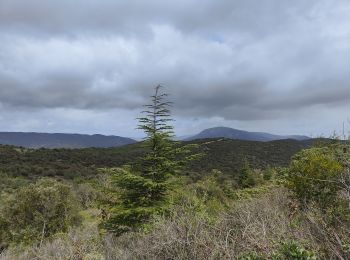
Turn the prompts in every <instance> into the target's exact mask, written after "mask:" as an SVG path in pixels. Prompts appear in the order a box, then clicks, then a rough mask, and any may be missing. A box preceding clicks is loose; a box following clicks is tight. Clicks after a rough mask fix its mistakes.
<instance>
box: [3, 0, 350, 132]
mask: <svg viewBox="0 0 350 260" xmlns="http://www.w3.org/2000/svg"><path fill="white" fill-rule="evenodd" d="M349 11H350V2H349V1H346V0H336V1H326V0H317V1H316V0H310V1H304V0H296V1H293V3H291V1H287V0H267V1H263V2H262V1H258V0H246V1H231V0H226V1H224V0H223V1H209V0H204V1H199V0H196V1H195V0H186V1H185V0H181V1H159V0H151V1H137V0H133V1H112V0H100V1H93V0H89V1H86V0H84V1H82V0H77V1H68V0H62V1H39V0H28V1H19V0H0V104H1V108H2V111H3V115H2V116H1V117H2V120H1V122H0V127H1V129H2V130H4V131H5V130H11V131H13V130H16V129H17V130H18V131H40V130H41V131H50V132H51V131H57V132H72V131H74V132H84V133H93V132H100V133H108V134H121V135H130V133H132V135H138V133H137V132H133V129H130V127H131V126H132V125H133V124H135V122H134V117H135V116H137V113H138V111H139V110H140V108H141V106H142V104H144V103H145V102H147V97H148V96H149V95H150V94H151V92H152V87H153V86H155V85H157V84H158V83H161V84H164V85H165V86H167V88H168V92H170V93H171V98H172V100H173V101H174V103H175V106H174V111H173V112H174V116H175V117H176V119H177V122H176V126H177V128H178V131H179V134H185V133H189V132H195V131H198V130H200V128H204V127H209V126H214V125H217V124H222V125H228V126H232V127H238V128H246V129H248V130H257V131H260V130H264V131H272V132H276V133H282V134H284V133H301V134H310V133H313V134H320V133H325V134H328V133H329V132H330V131H331V130H336V129H337V128H338V125H341V124H342V121H344V120H346V118H347V116H348V111H349V108H350V102H349V101H350V71H349V70H350V69H349V66H348V61H349V60H350V44H349V42H350V16H349V15H348V13H349ZM325 116H327V118H325ZM47 118H49V120H48V119H47ZM113 120H115V121H118V123H117V124H115V123H112V122H114V121H113ZM91 121H94V122H98V124H97V125H94V126H92V125H91Z"/></svg>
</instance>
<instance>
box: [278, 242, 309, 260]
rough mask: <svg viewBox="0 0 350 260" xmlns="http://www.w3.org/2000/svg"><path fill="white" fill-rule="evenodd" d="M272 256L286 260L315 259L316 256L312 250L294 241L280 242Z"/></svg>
mask: <svg viewBox="0 0 350 260" xmlns="http://www.w3.org/2000/svg"><path fill="white" fill-rule="evenodd" d="M273 258H274V259H287V260H316V256H315V254H314V253H313V252H312V251H310V250H307V249H305V248H304V247H302V246H300V245H299V244H298V243H297V242H296V241H288V242H285V243H282V246H281V248H280V249H279V251H278V253H277V254H275V255H274V257H273Z"/></svg>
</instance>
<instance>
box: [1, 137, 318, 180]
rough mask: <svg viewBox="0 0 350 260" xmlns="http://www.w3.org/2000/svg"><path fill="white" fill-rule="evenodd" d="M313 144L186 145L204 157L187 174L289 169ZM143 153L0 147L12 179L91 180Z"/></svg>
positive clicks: (135, 147) (132, 148) (137, 149)
mask: <svg viewBox="0 0 350 260" xmlns="http://www.w3.org/2000/svg"><path fill="white" fill-rule="evenodd" d="M314 141H315V140H313V139H310V140H303V141H297V140H290V139H289V140H279V141H271V142H257V141H242V140H231V139H223V138H221V139H204V140H195V141H191V142H185V143H195V144H197V145H198V151H199V152H202V153H203V154H204V156H203V157H202V158H201V159H200V160H198V161H193V162H192V163H191V164H190V165H189V167H188V169H187V170H186V171H185V173H184V174H190V175H192V176H193V175H197V176H201V175H203V174H206V173H209V172H210V171H211V170H212V169H218V170H220V171H222V172H223V173H224V174H235V173H236V172H238V171H239V170H240V169H241V167H242V164H243V162H244V161H245V159H247V160H248V161H249V163H250V165H251V166H252V167H253V168H265V167H267V166H287V165H288V164H289V161H290V158H291V156H293V155H294V154H295V153H297V152H298V151H300V150H302V149H304V148H307V147H310V146H311V145H312V144H313V142H314ZM144 153H145V148H144V147H143V145H142V143H135V144H130V145H126V146H122V147H114V148H84V149H44V148H42V149H26V148H18V147H14V146H4V145H0V172H2V173H5V174H8V175H10V176H28V177H30V176H32V177H39V176H58V177H63V178H68V179H71V178H76V177H84V176H85V177H88V176H94V175H96V174H97V171H98V169H99V168H104V167H120V166H122V165H125V164H130V163H133V162H135V161H137V158H139V157H140V156H142V155H143V154H144Z"/></svg>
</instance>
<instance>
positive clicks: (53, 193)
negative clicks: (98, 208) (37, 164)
mask: <svg viewBox="0 0 350 260" xmlns="http://www.w3.org/2000/svg"><path fill="white" fill-rule="evenodd" d="M77 206H78V205H77V203H76V199H75V197H74V196H73V194H72V192H71V189H70V187H69V186H68V185H65V184H63V183H60V182H57V181H55V180H52V179H41V180H39V181H37V182H36V183H34V184H30V185H27V186H23V187H21V188H19V189H18V190H17V191H16V192H14V193H12V194H9V195H7V196H6V197H5V198H4V199H3V204H2V205H1V208H0V223H1V224H0V225H1V227H2V232H1V233H2V237H1V239H2V241H1V242H2V243H3V244H11V243H24V244H29V243H32V242H38V241H40V240H42V239H43V238H46V237H50V236H52V235H53V234H55V233H57V232H65V231H67V230H68V228H69V227H70V226H71V225H76V224H78V223H79V215H78V210H77V209H78V207H77Z"/></svg>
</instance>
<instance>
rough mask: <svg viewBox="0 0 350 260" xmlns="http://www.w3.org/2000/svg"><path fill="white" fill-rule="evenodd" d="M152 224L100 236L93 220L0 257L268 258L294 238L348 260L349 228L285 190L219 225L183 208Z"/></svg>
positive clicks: (248, 204)
mask: <svg viewBox="0 0 350 260" xmlns="http://www.w3.org/2000/svg"><path fill="white" fill-rule="evenodd" d="M154 224H155V225H154V228H153V229H152V230H151V231H150V232H148V233H141V232H140V233H129V234H125V235H123V236H121V237H114V236H112V235H107V236H105V237H104V238H101V237H100V235H99V231H98V228H97V226H96V223H94V222H91V223H89V225H87V226H85V227H84V228H82V229H77V230H72V231H70V232H69V233H68V234H66V235H60V236H58V237H57V238H55V239H52V240H50V241H47V242H46V243H44V244H43V245H42V246H40V247H31V248H27V249H22V250H19V249H17V250H16V251H14V250H9V251H7V252H5V253H3V254H2V255H1V256H0V259H1V260H14V259H16V260H17V259H19V260H29V259H38V260H39V259H40V260H44V259H45V260H46V259H57V260H58V259H60V260H61V259H73V260H74V259H77V260H78V259H84V260H85V259H86V260H88V259H91V260H92V259H94V260H95V259H107V260H123V259H173V260H176V259H199V260H200V259H238V258H239V257H241V256H243V255H246V254H247V253H252V252H255V253H256V254H258V255H259V256H261V257H263V258H264V259H270V258H271V255H272V254H274V253H275V252H277V251H278V250H279V249H280V247H281V243H282V242H283V241H290V240H294V241H297V243H298V244H299V245H302V246H303V247H305V248H309V249H312V250H313V251H314V252H316V253H317V254H318V256H319V257H320V258H321V259H350V255H349V251H347V250H348V248H350V247H346V245H344V241H347V239H349V237H350V236H349V229H348V227H347V226H346V225H344V227H343V226H340V227H339V228H338V229H337V230H336V229H334V228H330V227H329V226H328V225H326V223H325V222H324V221H323V220H322V216H320V215H319V213H318V212H315V211H313V210H311V209H310V210H309V211H308V212H304V213H301V212H300V211H299V210H298V209H297V208H296V207H295V205H294V204H293V201H291V200H290V198H289V194H288V191H287V190H286V189H283V188H275V189H273V190H271V191H270V192H268V193H265V194H262V195H261V196H260V197H259V198H253V199H250V200H249V199H246V200H243V201H240V202H236V203H235V205H234V206H233V207H231V208H230V210H228V211H226V212H223V213H221V215H219V216H218V217H217V218H216V220H215V221H213V219H210V218H208V216H207V215H206V214H201V213H198V212H195V211H193V210H191V209H189V208H188V207H187V206H185V205H183V206H181V207H178V208H177V210H175V211H174V214H173V215H172V217H171V218H169V217H168V218H160V219H158V220H156V222H155V223H154ZM245 259H248V258H245ZM250 259H254V258H250ZM282 259H283V258H282Z"/></svg>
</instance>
